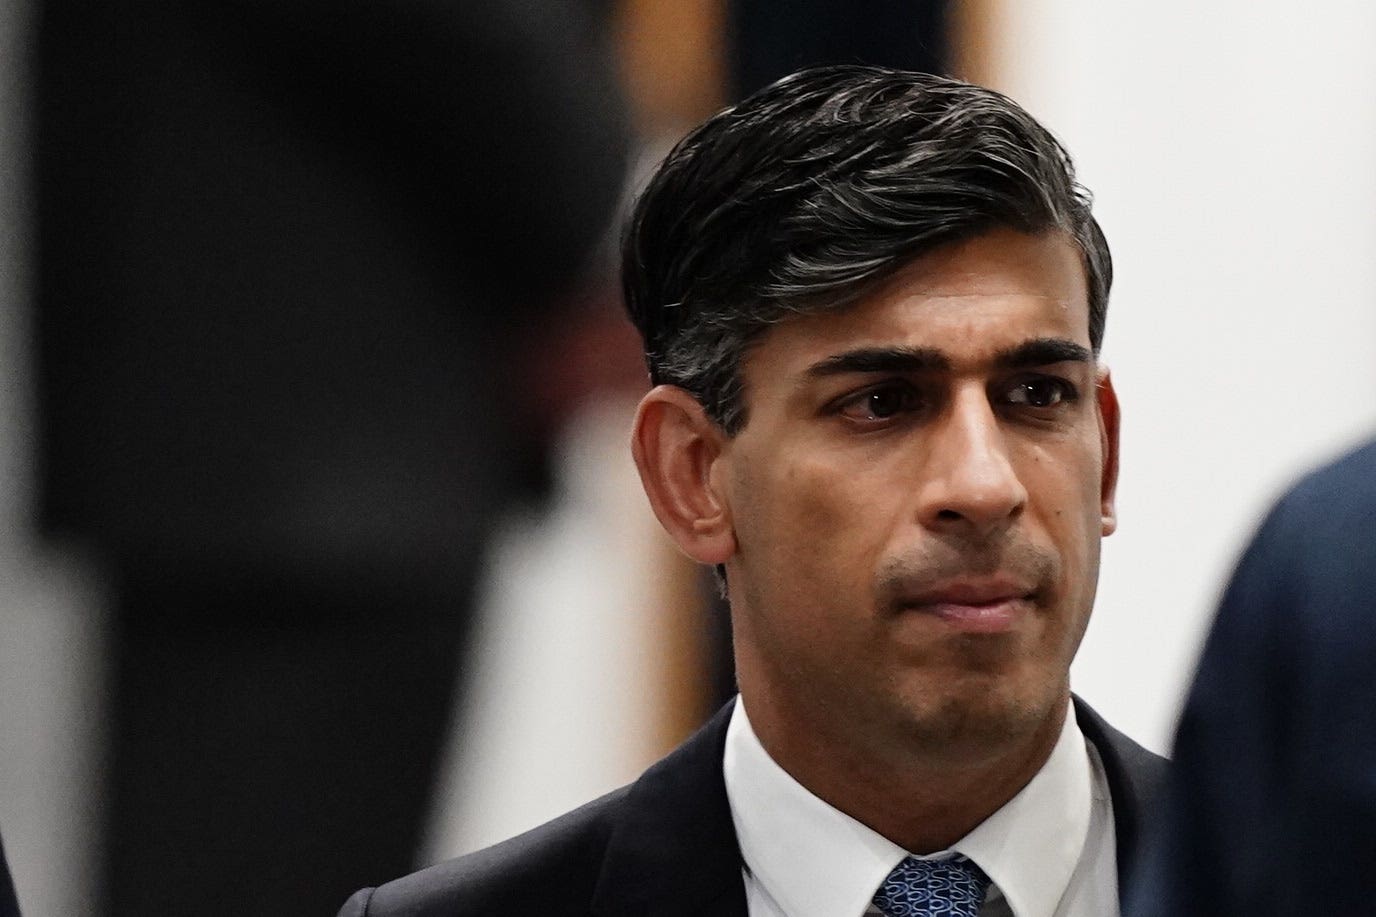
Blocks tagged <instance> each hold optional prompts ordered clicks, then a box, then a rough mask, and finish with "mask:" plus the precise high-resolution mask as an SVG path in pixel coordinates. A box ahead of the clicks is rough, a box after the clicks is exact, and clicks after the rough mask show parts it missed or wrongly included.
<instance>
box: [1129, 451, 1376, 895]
mask: <svg viewBox="0 0 1376 917" xmlns="http://www.w3.org/2000/svg"><path fill="white" fill-rule="evenodd" d="M1168 798H1169V805H1168V809H1167V811H1166V813H1165V816H1166V817H1165V819H1164V821H1163V827H1164V831H1163V832H1162V834H1161V836H1160V837H1158V838H1157V841H1156V844H1155V845H1154V846H1153V847H1152V848H1151V851H1152V852H1151V853H1150V854H1149V856H1148V859H1147V862H1146V864H1145V869H1144V871H1143V881H1142V883H1141V884H1140V885H1139V887H1138V888H1137V889H1136V891H1135V893H1134V896H1133V899H1132V900H1133V902H1134V905H1135V906H1134V908H1132V909H1130V910H1129V914H1131V915H1132V917H1156V915H1161V917H1166V915H1170V917H1188V915H1199V917H1233V915H1237V917H1243V915H1247V917H1253V915H1266V917H1300V915H1306V917H1307V915H1314V914H1323V915H1331V917H1348V915H1352V917H1355V915H1370V914H1372V913H1376V443H1373V444H1370V445H1367V446H1365V447H1364V448H1362V449H1359V450H1358V451H1356V452H1354V453H1352V454H1351V455H1349V456H1347V457H1346V458H1344V459H1342V460H1341V461H1339V462H1337V463H1336V464H1333V465H1331V466H1329V467H1327V468H1325V469H1322V470H1320V471H1318V472H1316V473H1315V474H1313V475H1311V476H1310V477H1308V478H1306V479H1305V480H1303V481H1302V482H1300V484H1299V485H1298V486H1296V487H1295V488H1294V489H1293V490H1292V491H1291V492H1290V493H1289V494H1287V495H1286V496H1285V497H1284V499H1282V500H1281V501H1280V503H1279V504H1278V505H1277V506H1276V508H1275V509H1274V510H1273V511H1272V512H1271V514H1270V516H1269V517H1268V518H1267V520H1266V521H1265V523H1264V524H1263V525H1262V527H1261V530H1260V532H1258V534H1257V536H1256V539H1255V540H1254V541H1253V542H1252V545H1251V546H1250V547H1249V548H1248V549H1247V552H1246V553H1245V554H1244V555H1243V558H1242V561H1241V564H1240V565H1239V567H1238V570H1237V573H1236V574H1235V576H1234V578H1233V581H1232V583H1231V585H1230V586H1229V587H1228V590H1227V592H1226V594H1225V595H1224V597H1223V603H1222V606H1221V608H1220V609H1219V612H1218V618H1217V620H1216V621H1215V623H1214V627H1213V631H1212V633H1211V634H1210V635H1209V638H1208V641H1207V643H1206V645H1205V648H1204V655H1203V657H1202V659H1201V661H1200V665H1199V672H1198V674H1197V676H1196V678H1195V683H1194V687H1193V688H1192V689H1191V692H1190V695H1189V698H1188V700H1187V702H1186V704H1185V710H1184V713H1183V715H1182V718H1181V721H1180V726H1179V731H1178V733H1177V735H1176V746H1175V764H1174V773H1173V783H1172V786H1171V790H1170V795H1169V797H1168Z"/></svg>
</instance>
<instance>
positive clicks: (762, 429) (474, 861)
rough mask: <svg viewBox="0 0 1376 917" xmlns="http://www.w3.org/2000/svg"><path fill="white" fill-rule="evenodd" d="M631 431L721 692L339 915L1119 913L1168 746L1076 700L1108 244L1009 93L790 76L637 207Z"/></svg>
mask: <svg viewBox="0 0 1376 917" xmlns="http://www.w3.org/2000/svg"><path fill="white" fill-rule="evenodd" d="M623 256H624V257H623V285H624V288H625V291H626V297H627V305H628V308H629V310H630V313H631V315H632V318H633V320H634V321H635V322H636V325H637V327H638V329H639V330H640V332H641V335H642V337H643V340H644V348H645V354H646V359H647V362H648V364H649V367H650V373H651V378H652V381H653V382H655V383H656V387H655V388H654V389H652V390H651V392H650V393H649V394H647V395H646V396H645V397H644V398H643V399H642V401H641V404H640V409H639V412H638V414H637V419H636V427H635V432H634V434H633V440H632V443H633V451H634V454H635V458H636V463H637V466H638V468H639V471H640V475H641V480H642V483H643V485H644V487H645V490H646V493H647V495H648V496H649V499H650V503H651V505H652V507H653V508H654V510H655V513H656V515H657V516H658V518H659V520H660V522H661V524H662V525H663V526H664V527H665V529H666V530H668V532H669V533H670V535H671V536H672V537H673V538H674V540H675V541H676V542H677V544H678V545H679V547H680V548H681V549H682V550H683V551H684V552H685V553H686V554H688V555H689V556H690V557H692V558H693V559H694V560H696V561H698V562H699V563H701V564H704V565H706V566H711V567H715V568H717V570H718V572H719V574H720V576H721V578H722V584H723V586H724V588H725V591H726V593H727V596H728V599H729V602H730V605H731V615H732V628H733V637H734V646H735V660H736V671H737V676H738V681H739V686H740V695H739V698H738V699H737V700H736V701H735V702H734V703H731V704H728V705H727V706H726V707H725V708H723V709H722V710H721V711H720V712H719V713H718V714H717V716H716V717H714V718H713V720H712V721H711V722H710V723H709V724H708V725H707V726H706V727H704V728H703V729H702V730H701V731H700V732H698V733H697V734H696V735H695V736H694V737H693V738H691V739H689V741H688V742H687V743H685V744H684V745H682V746H680V748H679V749H678V750H677V751H675V752H674V753H673V754H671V755H670V756H669V757H668V758H666V759H664V760H663V761H661V762H660V763H659V764H657V765H655V766H654V767H652V768H651V769H650V770H648V771H647V772H646V773H645V774H644V775H643V776H642V777H641V778H640V779H639V780H638V781H636V782H635V783H634V784H632V785H630V786H628V787H624V788H622V789H621V790H618V791H615V792H613V793H611V794H609V795H607V796H605V797H603V798H601V799H599V800H596V801H594V802H592V803H589V804H588V805H586V806H584V807H582V808H580V809H578V810H576V811H574V812H572V813H570V814H568V815H566V816H563V817H561V818H558V819H556V820H555V821H553V822H550V823H549V824H546V825H544V826H542V827H540V828H537V829H535V830H534V831H531V832H528V833H526V834H523V835H521V836H518V837H516V838H513V839H512V840H510V841H507V842H504V843H502V844H499V845H497V846H495V847H492V848H489V849H487V850H484V851H480V852H478V853H475V854H473V855H470V856H467V857H463V858H460V859H457V860H453V861H450V862H447V863H442V864H439V865H436V866H434V867H431V868H429V869H426V870H423V871H421V872H418V873H414V874H412V875H410V876H408V877H405V878H402V879H399V880H397V881H394V882H391V883H388V884H386V885H383V886H381V887H379V888H367V889H363V890H361V891H360V892H358V893H357V894H356V895H355V896H354V897H353V898H351V899H350V900H349V901H348V902H347V903H346V904H345V906H344V909H343V911H342V912H341V914H342V915H356V917H361V915H370V917H392V915H396V917H400V915H409V917H419V915H435V917H439V915H442V914H443V915H451V917H457V915H461V914H473V915H478V914H494V913H517V912H521V913H525V912H529V913H539V914H568V915H573V914H590V913H605V914H627V915H630V914H731V915H746V914H749V915H750V917H779V915H785V914H787V915H789V917H814V915H815V917H861V915H865V914H884V915H891V917H892V915H917V914H933V915H935V914H941V915H967V917H974V915H976V914H978V915H982V917H994V915H1009V914H1016V915H1019V917H1028V915H1056V917H1103V915H1106V914H1116V913H1118V910H1119V890H1120V888H1121V886H1122V883H1124V882H1125V881H1126V880H1127V878H1128V875H1127V871H1128V868H1129V865H1130V863H1131V861H1132V858H1133V856H1134V855H1135V851H1136V844H1137V839H1138V836H1139V834H1140V832H1141V830H1142V823H1143V821H1144V819H1145V818H1146V817H1147V814H1148V813H1149V812H1150V810H1151V805H1152V799H1153V797H1154V795H1155V791H1156V787H1157V785H1158V784H1159V782H1160V780H1161V779H1162V777H1163V769H1164V762H1163V761H1162V760H1161V759H1160V758H1158V757H1156V756H1155V755H1152V754H1150V753H1149V752H1147V751H1145V750H1144V749H1142V748H1141V747H1140V746H1138V745H1137V744H1136V743H1134V742H1132V740H1130V739H1128V738H1127V737H1126V736H1124V735H1122V734H1121V733H1118V732H1117V731H1116V730H1114V729H1112V727H1110V726H1109V725H1108V724H1107V723H1105V722H1104V721H1103V720H1102V719H1101V718H1100V717H1099V716H1098V715H1097V714H1095V713H1094V711H1093V710H1092V709H1090V708H1089V707H1088V706H1087V705H1086V704H1084V703H1083V702H1082V701H1081V700H1080V699H1078V698H1072V696H1071V694H1070V688H1069V667H1070V663H1071V659H1072V658H1073V656H1074V654H1075V652H1076V649H1077V648H1078V646H1079V642H1080V639H1081V637H1082V636H1083V633H1084V629H1085V627H1086V626H1087V624H1088V619H1089V615H1090V610H1091V606H1092V604H1093V598H1094V591H1095V585H1096V581H1097V575H1098V557H1099V544H1100V539H1101V538H1102V536H1103V535H1106V534H1109V533H1110V532H1112V531H1113V529H1114V528H1115V526H1116V517H1115V511H1114V494H1115V487H1116V478H1117V454H1118V453H1117V450H1118V407H1117V401H1116V398H1115V396H1114V393H1113V387H1112V383H1111V381H1110V379H1109V376H1108V373H1107V370H1106V369H1105V368H1104V367H1102V366H1101V365H1100V364H1099V362H1098V359H1097V354H1098V349H1099V346H1100V343H1101V341H1102V337H1103V332H1104V323H1105V318H1106V310H1107V302H1108V293H1109V287H1110V284H1111V274H1112V269H1111V264H1110V258H1109V253H1108V248H1107V244H1106V242H1105V240H1104V238H1103V235H1102V233H1101V232H1100V230H1099V227H1098V224H1097V223H1096V222H1095V220H1094V218H1093V216H1092V215H1091V213H1090V208H1089V199H1088V195H1087V193H1086V192H1085V191H1084V189H1083V188H1081V187H1080V186H1079V185H1078V184H1077V183H1076V181H1075V178H1074V172H1073V168H1072V166H1071V163H1070V160H1069V158H1068V157H1067V155H1066V154H1065V152H1064V150H1063V149H1062V148H1061V147H1060V146H1059V144H1057V143H1056V141H1055V140H1054V139H1053V138H1052V137H1051V136H1050V135H1049V134H1048V133H1047V132H1046V131H1045V129H1044V128H1042V127H1041V126H1040V125H1039V124H1037V122H1035V121H1034V120H1033V119H1032V118H1031V117H1030V116H1029V115H1028V114H1027V113H1026V112H1024V111H1023V110H1022V109H1020V108H1019V107H1017V106H1016V105H1015V104H1014V103H1012V102H1011V101H1010V100H1008V99H1007V98H1005V97H1003V96H1001V95H999V94H997V93H993V92H991V91H988V90H983V89H980V88H977V87H974V86H971V85H969V84H965V83H959V82H955V81H950V80H943V79H940V78H935V77H927V76H922V75H919V74H914V73H908V72H903V71H895V70H889V69H883V68H867V67H855V66H846V67H832V68H822V69H817V70H810V71H804V72H802V73H799V74H795V75H793V76H791V77H788V78H786V79H784V80H782V81H780V82H778V83H775V84H773V85H772V86H770V87H768V88H766V89H764V90H762V91H761V92H759V93H757V94H755V95H753V96H751V97H750V98H749V99H747V100H745V101H744V102H742V103H740V104H739V105H737V106H734V107H732V108H729V109H727V110H725V111H723V112H721V113H719V114H718V115H716V116H714V117H713V118H711V119H709V120H708V121H707V122H706V123H705V124H703V125H702V126H700V127H699V128H698V129H696V130H695V131H694V132H692V133H691V134H690V135H689V136H688V137H687V138H686V139H684V140H683V141H682V142H681V143H680V144H679V145H678V146H677V147H676V148H675V149H674V151H673V152H671V153H670V154H669V156H668V158H667V159H666V160H665V162H664V163H663V164H661V166H660V167H659V169H658V171H657V172H656V174H655V176H654V178H653V179H652V180H651V182H650V184H649V186H648V187H647V189H646V191H645V192H644V193H643V195H642V196H641V198H640V200H639V201H638V203H637V205H636V208H635V213H634V215H633V217H632V219H631V223H630V227H629V230H628V233H627V236H626V241H625V244H624V248H623Z"/></svg>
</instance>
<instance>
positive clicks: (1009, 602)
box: [900, 580, 1035, 634]
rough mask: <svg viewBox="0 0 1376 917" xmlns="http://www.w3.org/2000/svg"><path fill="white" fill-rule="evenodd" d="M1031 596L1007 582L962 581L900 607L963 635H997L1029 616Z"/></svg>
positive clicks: (922, 594) (927, 591) (1030, 592)
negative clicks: (934, 620)
mask: <svg viewBox="0 0 1376 917" xmlns="http://www.w3.org/2000/svg"><path fill="white" fill-rule="evenodd" d="M1034 594H1035V590H1034V589H1031V588H1027V587H1025V586H1023V585H1021V584H1018V583H1014V582H1011V581H1007V580H961V581H952V582H946V583H941V584H938V585H937V586H935V587H933V588H930V589H925V590H923V591H922V592H920V593H918V594H916V595H912V596H907V597H905V598H904V599H903V601H902V602H901V603H900V607H901V608H902V610H904V611H906V612H911V613H916V614H921V615H929V616H931V617H933V618H935V619H937V620H939V621H941V622H942V623H944V624H946V625H948V626H950V627H952V628H954V629H955V630H958V631H961V632H963V633H969V634H998V633H1005V632H1007V631H1009V630H1012V629H1013V628H1014V627H1016V626H1017V624H1018V622H1019V621H1021V620H1022V619H1023V618H1024V617H1026V616H1027V615H1029V614H1031V613H1032V610H1033V597H1034Z"/></svg>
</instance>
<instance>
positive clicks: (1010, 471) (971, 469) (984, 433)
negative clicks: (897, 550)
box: [918, 387, 1027, 538]
mask: <svg viewBox="0 0 1376 917" xmlns="http://www.w3.org/2000/svg"><path fill="white" fill-rule="evenodd" d="M924 433H925V434H926V435H925V436H924V437H923V438H924V440H925V443H926V448H925V450H924V459H925V460H924V464H923V467H922V469H921V471H920V475H921V484H920V486H919V489H918V493H919V507H918V514H919V521H920V522H921V523H922V524H923V525H924V526H926V527H927V528H929V529H932V530H933V531H942V532H949V533H951V534H964V535H967V536H977V537H981V538H984V537H988V536H989V535H991V534H993V533H994V532H995V531H997V530H998V529H999V528H1001V527H1003V526H1006V525H1008V524H1009V523H1010V522H1011V521H1012V520H1014V519H1016V518H1017V517H1018V516H1019V515H1020V514H1021V513H1022V511H1023V509H1024V507H1025V506H1026V505H1027V489H1026V488H1025V487H1024V486H1023V482H1022V480H1021V479H1020V478H1019V477H1018V474H1017V470H1016V468H1015V467H1014V464H1013V461H1012V458H1011V456H1010V455H1009V451H1008V443H1007V438H1006V431H1005V430H1004V429H1003V428H1002V427H1001V426H1000V424H999V418H998V416H997V415H996V414H995V412H994V409H993V407H992V406H991V405H990V403H989V399H988V396H987V395H986V393H985V392H984V391H982V390H981V389H979V388H977V387H972V388H971V389H970V390H968V391H960V392H957V393H956V397H955V398H954V399H953V400H952V401H951V403H950V404H949V405H948V406H947V410H946V411H945V412H943V415H942V416H941V417H940V418H938V419H936V420H935V421H934V422H933V423H932V424H930V425H929V426H928V427H927V429H926V430H925V431H924Z"/></svg>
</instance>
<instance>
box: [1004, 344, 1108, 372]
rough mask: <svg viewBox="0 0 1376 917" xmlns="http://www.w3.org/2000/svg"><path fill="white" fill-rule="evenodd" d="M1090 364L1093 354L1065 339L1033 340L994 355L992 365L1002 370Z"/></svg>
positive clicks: (1086, 348)
mask: <svg viewBox="0 0 1376 917" xmlns="http://www.w3.org/2000/svg"><path fill="white" fill-rule="evenodd" d="M1092 362H1094V354H1093V352H1092V351H1090V349H1089V348H1088V347H1084V346H1082V345H1080V344H1077V343H1075V342H1074V341H1067V340H1066V339H1065V338H1033V339H1032V340H1030V341H1023V342H1022V343H1021V344H1019V345H1017V346H1016V347H1013V348H1010V349H1008V350H1001V351H999V352H998V353H996V354H994V365H995V366H998V367H1000V368H1002V369H1021V368H1023V367H1025V366H1049V365H1050V364H1052V363H1092Z"/></svg>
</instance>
